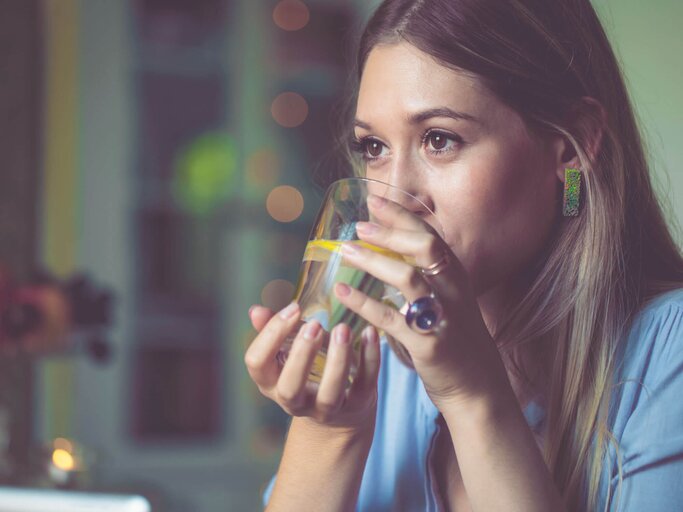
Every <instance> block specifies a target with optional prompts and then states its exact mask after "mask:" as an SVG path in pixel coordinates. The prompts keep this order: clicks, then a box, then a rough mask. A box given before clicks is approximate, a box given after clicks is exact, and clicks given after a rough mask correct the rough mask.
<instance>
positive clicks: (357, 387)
mask: <svg viewBox="0 0 683 512" xmlns="http://www.w3.org/2000/svg"><path fill="white" fill-rule="evenodd" d="M361 340H362V341H361V351H360V361H359V363H358V373H357V374H356V378H355V379H354V381H353V385H352V386H351V390H350V391H349V400H353V399H354V397H356V396H359V395H360V396H366V395H367V394H368V393H369V392H371V391H374V390H376V389H377V378H378V376H379V368H380V363H381V361H380V354H381V351H380V347H379V334H378V333H377V329H375V328H374V327H373V326H372V325H368V326H367V327H366V328H365V329H363V333H362V334H361Z"/></svg>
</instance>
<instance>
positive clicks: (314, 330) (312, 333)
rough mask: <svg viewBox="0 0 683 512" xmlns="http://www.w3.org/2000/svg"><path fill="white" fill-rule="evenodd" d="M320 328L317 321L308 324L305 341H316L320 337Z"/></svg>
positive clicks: (305, 330)
mask: <svg viewBox="0 0 683 512" xmlns="http://www.w3.org/2000/svg"><path fill="white" fill-rule="evenodd" d="M320 328H321V325H320V324H319V323H318V322H316V321H315V320H314V321H313V322H311V323H309V324H306V328H305V329H304V339H306V340H309V341H312V340H315V339H316V338H317V337H318V333H319V332H320Z"/></svg>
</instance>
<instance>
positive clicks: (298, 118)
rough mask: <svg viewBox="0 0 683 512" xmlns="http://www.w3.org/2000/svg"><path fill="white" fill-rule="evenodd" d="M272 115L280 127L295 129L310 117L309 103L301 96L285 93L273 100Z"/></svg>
mask: <svg viewBox="0 0 683 512" xmlns="http://www.w3.org/2000/svg"><path fill="white" fill-rule="evenodd" d="M270 113H271V114H272V115H273V119H275V122H276V123H278V124H279V125H281V126H284V127H285V128H294V127H296V126H299V125H300V124H301V123H303V122H304V121H305V120H306V118H307V117H308V103H307V102H306V100H305V99H304V98H303V96H301V95H300V94H297V93H295V92H283V93H281V94H279V95H278V96H277V97H276V98H275V99H274V100H273V103H272V104H271V106H270Z"/></svg>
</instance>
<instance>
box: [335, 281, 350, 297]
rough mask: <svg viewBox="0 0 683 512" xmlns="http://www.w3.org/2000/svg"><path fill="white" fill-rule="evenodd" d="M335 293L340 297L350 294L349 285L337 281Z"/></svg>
mask: <svg viewBox="0 0 683 512" xmlns="http://www.w3.org/2000/svg"><path fill="white" fill-rule="evenodd" d="M336 288H337V294H339V295H341V296H342V297H346V296H347V295H350V294H351V287H350V286H349V285H348V284H345V283H337V286H336Z"/></svg>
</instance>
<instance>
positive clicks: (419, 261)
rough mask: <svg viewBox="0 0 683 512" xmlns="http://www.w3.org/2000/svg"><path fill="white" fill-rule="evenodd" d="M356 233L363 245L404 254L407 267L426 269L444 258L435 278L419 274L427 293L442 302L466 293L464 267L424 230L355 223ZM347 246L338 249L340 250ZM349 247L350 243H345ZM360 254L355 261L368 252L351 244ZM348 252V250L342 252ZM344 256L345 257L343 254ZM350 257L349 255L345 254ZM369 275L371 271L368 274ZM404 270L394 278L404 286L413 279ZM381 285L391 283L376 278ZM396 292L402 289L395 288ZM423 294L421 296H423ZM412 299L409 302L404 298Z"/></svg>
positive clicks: (434, 237)
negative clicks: (380, 281)
mask: <svg viewBox="0 0 683 512" xmlns="http://www.w3.org/2000/svg"><path fill="white" fill-rule="evenodd" d="M356 231H357V233H358V236H359V237H360V239H361V240H362V241H363V242H366V243H367V244H371V245H376V246H379V247H382V248H386V249H388V250H389V251H393V252H395V253H399V254H403V255H405V261H406V262H407V263H410V264H411V265H413V264H414V265H415V266H416V267H421V268H429V267H430V266H432V265H434V264H436V263H439V262H441V261H443V260H444V258H446V261H447V266H446V268H445V269H444V270H442V271H441V272H439V273H438V274H437V275H426V276H423V275H422V274H420V277H421V278H422V279H423V280H424V281H425V282H426V283H427V285H428V287H429V289H430V290H434V291H435V292H436V293H437V295H439V296H440V297H441V298H444V299H453V300H454V299H457V298H458V297H463V296H465V295H466V293H467V286H468V282H469V281H468V277H467V273H466V272H465V269H464V267H463V266H462V264H461V263H460V261H459V260H458V258H457V257H456V256H455V255H454V254H453V252H452V251H451V249H450V247H448V245H447V244H446V242H444V241H443V239H441V238H440V237H439V236H438V235H437V234H435V233H433V232H426V231H408V230H405V229H399V228H387V227H385V226H380V225H378V224H374V223H365V222H359V223H358V224H356ZM346 245H347V244H344V245H343V246H342V249H344V247H345V246H346ZM348 245H350V244H348ZM355 247H358V248H359V250H358V251H356V252H362V253H363V254H362V255H359V257H358V258H359V259H370V258H371V256H370V254H369V252H370V251H369V250H368V249H367V248H365V247H363V246H362V245H361V244H355ZM346 250H348V249H346ZM344 256H345V257H347V254H346V253H344ZM349 256H350V255H349ZM372 273H373V275H375V274H374V272H372ZM407 273H408V271H406V270H404V271H403V273H402V274H400V275H398V276H397V277H398V278H399V279H402V280H403V282H404V283H406V281H407V280H408V278H409V279H410V281H411V282H414V281H415V280H416V276H409V275H408V274H407ZM380 279H382V280H383V281H385V282H388V283H390V284H393V285H394V286H396V285H395V284H394V283H393V282H390V281H388V280H385V279H384V278H380ZM397 288H398V289H399V290H404V288H401V287H399V286H397ZM406 290H407V288H406ZM423 295H424V294H423ZM408 300H413V299H410V298H409V299H408Z"/></svg>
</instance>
